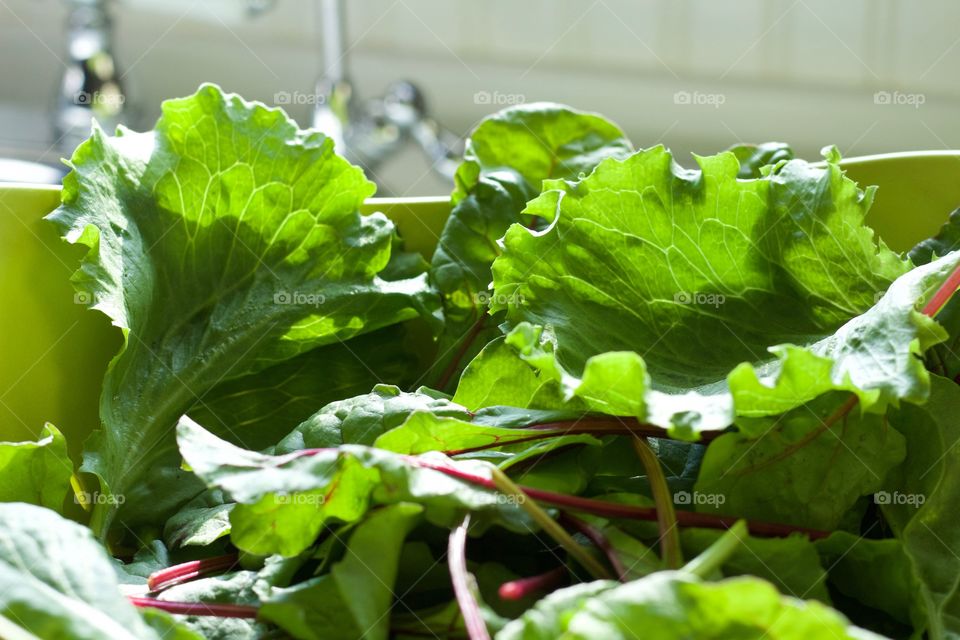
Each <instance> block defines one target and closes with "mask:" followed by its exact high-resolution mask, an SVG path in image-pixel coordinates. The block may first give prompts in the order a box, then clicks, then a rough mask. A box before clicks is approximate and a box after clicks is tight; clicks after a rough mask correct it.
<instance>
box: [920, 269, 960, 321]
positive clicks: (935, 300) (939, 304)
mask: <svg viewBox="0 0 960 640" xmlns="http://www.w3.org/2000/svg"><path fill="white" fill-rule="evenodd" d="M958 287H960V265H958V266H957V267H956V268H955V269H954V270H953V272H952V273H951V274H950V275H949V276H948V277H947V279H946V280H944V282H943V284H942V285H940V288H939V289H937V291H936V293H934V294H933V297H932V298H930V301H929V302H927V304H926V305H924V307H923V313H924V314H925V315H928V316H930V317H931V318H932V317H933V316H935V315H937V312H938V311H940V309H942V308H943V306H944V305H945V304H947V302H948V301H949V300H950V297H951V296H952V295H953V294H954V293H955V292H956V290H957V288H958Z"/></svg>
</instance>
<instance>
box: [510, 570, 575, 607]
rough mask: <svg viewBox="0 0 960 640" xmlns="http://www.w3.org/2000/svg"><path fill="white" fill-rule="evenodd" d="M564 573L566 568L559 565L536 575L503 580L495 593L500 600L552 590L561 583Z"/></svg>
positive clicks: (515, 598) (565, 573) (521, 597)
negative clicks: (507, 580) (498, 595)
mask: <svg viewBox="0 0 960 640" xmlns="http://www.w3.org/2000/svg"><path fill="white" fill-rule="evenodd" d="M566 575H567V568H566V567H564V566H563V565H561V566H559V567H557V568H556V569H551V570H550V571H547V572H546V573H541V574H540V575H538V576H530V577H529V578H520V579H518V580H511V581H510V582H504V583H503V584H502V585H500V589H499V590H498V591H497V593H498V594H500V598H501V599H502V600H522V599H523V598H526V597H527V596H529V595H533V594H535V593H544V592H546V591H552V590H553V589H555V588H557V587H559V586H560V585H561V584H562V583H563V579H564V578H565V577H566Z"/></svg>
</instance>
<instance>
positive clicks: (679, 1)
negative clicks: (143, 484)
mask: <svg viewBox="0 0 960 640" xmlns="http://www.w3.org/2000/svg"><path fill="white" fill-rule="evenodd" d="M348 4H349V34H350V39H351V41H352V42H353V46H352V48H351V57H350V60H351V64H352V67H353V72H354V75H355V79H356V83H357V85H358V87H359V89H360V91H361V92H362V93H364V94H365V95H376V94H378V93H380V92H381V91H382V90H383V88H384V86H385V85H386V84H388V83H389V82H390V81H392V80H395V79H398V78H401V77H407V78H411V79H414V80H415V81H417V82H419V83H420V84H421V85H423V87H424V89H425V90H426V91H427V93H428V95H429V98H430V101H431V103H432V105H433V107H434V110H435V112H436V114H437V116H438V118H439V119H440V120H442V121H443V122H445V123H446V124H447V125H448V126H449V127H451V128H452V129H454V130H456V131H457V132H460V133H465V132H466V131H467V130H469V128H470V127H471V126H472V124H473V123H474V122H475V121H476V120H477V119H478V118H480V117H482V116H483V115H484V114H485V113H487V112H489V111H490V110H491V107H490V106H489V105H482V104H476V103H475V102H474V100H473V96H474V94H475V93H476V92H477V91H489V92H499V93H500V94H501V95H505V94H519V95H521V96H522V97H523V98H525V99H526V100H555V101H560V102H567V103H570V104H572V105H574V106H578V107H581V108H586V109H592V110H596V111H601V112H603V113H605V114H607V115H609V116H610V117H612V118H613V119H615V120H617V121H618V122H619V123H620V124H621V125H622V126H623V127H624V128H625V129H626V130H627V131H628V133H629V134H630V135H631V137H632V138H633V140H634V141H635V143H636V144H638V145H641V146H646V145H650V144H654V143H656V142H664V143H666V144H668V145H669V146H671V147H673V148H674V150H675V151H677V152H679V154H686V153H687V152H689V151H691V150H696V151H699V152H703V153H707V152H712V151H715V150H717V149H719V148H722V147H724V146H726V145H728V144H731V143H733V142H736V141H738V140H753V141H758V140H766V139H774V138H775V139H781V140H786V141H788V142H791V143H792V144H794V146H795V147H797V148H798V150H799V151H800V152H801V153H803V154H805V155H808V156H815V155H816V153H817V150H818V149H819V148H820V147H821V146H823V145H825V144H828V143H836V144H838V145H839V146H840V147H841V149H842V150H844V151H845V152H847V153H870V152H880V151H890V150H897V149H921V148H943V147H957V148H960V83H958V81H957V79H958V78H960V74H958V70H960V29H958V28H957V27H958V25H960V3H957V2H956V1H955V0H845V1H842V2H838V1H837V0H739V1H736V2H735V1H732V0H728V1H718V0H567V1H559V0H526V1H524V0H485V1H482V2H479V1H476V0H474V1H467V0H353V1H351V2H349V3H348ZM242 7H243V4H242V3H241V2H240V0H206V1H203V0H167V1H166V2H159V1H156V0H125V1H124V0H120V1H118V2H117V5H116V14H117V48H118V55H119V58H120V60H121V62H122V63H123V64H124V65H125V68H126V69H127V70H128V80H129V83H130V94H131V97H132V99H133V100H134V101H136V102H137V103H138V104H140V105H141V122H140V123H139V124H140V125H141V126H143V125H148V124H149V122H150V121H151V120H152V119H153V118H154V117H155V116H156V113H157V107H158V105H159V102H160V101H161V100H162V99H163V98H166V97H171V96H177V95H183V94H186V93H189V92H191V91H192V90H193V89H194V88H195V87H196V86H197V84H199V83H200V82H202V81H205V80H209V81H215V82H218V83H220V84H221V85H223V86H224V87H225V88H228V89H231V90H234V91H238V92H240V93H242V94H244V95H247V96H249V97H252V98H259V99H263V100H267V101H269V100H271V99H272V96H273V94H274V93H275V92H277V91H281V90H284V91H293V90H302V91H309V90H310V88H311V86H312V83H313V81H314V79H315V75H316V73H317V71H318V69H319V66H320V60H319V54H318V51H317V43H316V41H315V38H314V33H315V30H316V17H315V13H314V11H313V2H311V1H310V0H277V2H276V7H275V8H274V9H273V10H272V11H270V12H269V13H267V14H265V15H263V16H260V17H258V18H255V19H251V18H249V17H247V16H245V14H244V12H243V10H242ZM64 16H65V2H64V0H3V1H2V2H0V61H3V62H0V106H2V107H3V109H2V111H0V112H2V113H3V114H6V115H4V116H3V117H2V118H0V147H4V146H9V145H10V144H11V142H12V141H13V140H14V139H15V141H16V143H17V144H21V143H22V142H23V140H24V139H25V138H33V139H35V140H36V142H37V144H41V143H42V141H43V140H44V139H45V137H46V136H47V132H46V131H44V130H42V129H43V128H42V127H40V128H39V129H38V128H37V127H36V125H35V123H36V122H37V121H38V118H37V113H38V112H42V111H43V110H44V109H46V108H47V105H48V101H49V97H50V95H51V92H52V90H53V88H54V87H55V85H56V82H57V77H58V74H59V70H60V63H59V62H58V60H57V58H56V57H55V56H54V53H56V54H59V53H60V51H61V50H62V46H63V45H62V42H61V33H62V26H63V21H64ZM51 51H52V52H53V53H51ZM878 90H886V91H891V92H892V91H895V90H898V91H908V92H920V93H923V94H924V96H925V99H926V102H925V104H924V105H923V106H922V107H921V108H919V109H914V108H912V107H909V106H897V105H876V104H874V100H873V95H874V92H876V91H878ZM678 91H688V92H698V93H700V94H719V95H722V97H723V100H724V102H723V104H722V105H721V106H720V107H719V108H714V107H712V106H709V105H699V106H697V105H678V104H675V102H674V94H675V93H676V92H678ZM17 109H19V110H20V111H21V112H24V113H26V114H28V115H29V116H30V117H28V118H26V119H25V120H22V121H21V120H18V119H17V118H14V117H12V116H10V115H9V114H10V113H13V112H15V111H16V110H17ZM292 112H293V115H294V116H295V117H297V118H298V119H300V120H301V121H302V122H306V121H307V120H308V116H309V109H308V108H307V107H299V108H293V109H292ZM40 120H42V119H40ZM22 122H29V123H30V124H29V125H26V124H21V123H22ZM401 164H402V165H403V166H402V167H401V169H402V170H403V171H405V172H406V173H402V172H401V173H399V174H397V175H396V179H395V181H396V183H397V184H398V185H402V184H410V183H413V182H414V181H415V179H416V178H417V177H419V175H420V174H422V171H423V168H424V167H423V166H421V165H418V162H417V160H416V156H415V155H412V156H411V159H409V160H407V159H405V161H404V162H402V163H401ZM443 188H444V187H443V185H441V184H440V183H438V182H435V181H432V180H430V179H426V180H424V181H422V182H420V183H419V185H418V186H417V188H415V190H414V192H416V193H422V192H424V191H436V190H440V189H443Z"/></svg>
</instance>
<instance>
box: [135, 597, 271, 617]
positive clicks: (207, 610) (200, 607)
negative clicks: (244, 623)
mask: <svg viewBox="0 0 960 640" xmlns="http://www.w3.org/2000/svg"><path fill="white" fill-rule="evenodd" d="M127 599H128V600H130V602H131V603H132V604H133V606H135V607H141V608H143V607H149V608H153V609H160V610H161V611H166V612H167V613H175V614H178V615H182V616H213V617H216V618H256V617H257V608H256V607H250V606H247V605H242V604H213V603H210V604H208V603H204V602H168V601H166V600H158V599H156V598H137V597H134V596H130V597H128V598H127Z"/></svg>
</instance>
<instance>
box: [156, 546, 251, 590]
mask: <svg viewBox="0 0 960 640" xmlns="http://www.w3.org/2000/svg"><path fill="white" fill-rule="evenodd" d="M238 560H239V557H238V556H237V554H235V553H231V554H227V555H224V556H217V557H215V558H204V559H203V560H193V561H192V562H184V563H182V564H175V565H173V566H172V567H167V568H166V569H161V570H160V571H155V572H154V573H152V574H150V578H149V579H148V580H147V587H148V588H149V589H150V591H163V590H164V589H169V588H170V587H172V586H174V585H178V584H183V583H184V582H189V581H191V580H195V579H197V578H199V577H201V576H205V575H208V574H211V573H216V572H219V571H228V570H229V569H231V568H233V566H234V565H235V564H237V562H238Z"/></svg>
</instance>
